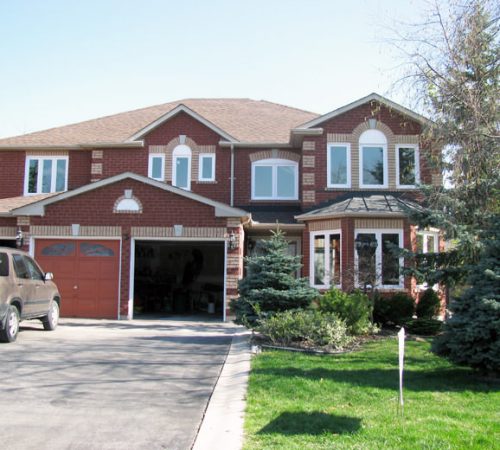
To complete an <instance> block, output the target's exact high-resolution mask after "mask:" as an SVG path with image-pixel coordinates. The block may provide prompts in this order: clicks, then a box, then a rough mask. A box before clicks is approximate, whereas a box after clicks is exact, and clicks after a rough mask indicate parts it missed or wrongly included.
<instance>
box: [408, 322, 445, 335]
mask: <svg viewBox="0 0 500 450" xmlns="http://www.w3.org/2000/svg"><path fill="white" fill-rule="evenodd" d="M404 326H405V328H406V329H407V330H408V331H409V332H410V333H413V334H418V335H420V336H435V335H436V334H438V333H439V332H440V331H441V328H443V322H441V321H440V320H436V319H420V318H419V319H412V320H409V321H408V322H406V323H405V325H404Z"/></svg>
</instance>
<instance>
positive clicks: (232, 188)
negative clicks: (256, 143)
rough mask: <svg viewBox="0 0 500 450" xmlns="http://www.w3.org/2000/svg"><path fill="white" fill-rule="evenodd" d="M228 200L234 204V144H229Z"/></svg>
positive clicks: (230, 203) (231, 204)
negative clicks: (229, 184)
mask: <svg viewBox="0 0 500 450" xmlns="http://www.w3.org/2000/svg"><path fill="white" fill-rule="evenodd" d="M230 183H231V188H230V192H231V193H230V200H229V205H230V206H234V144H231V177H230Z"/></svg>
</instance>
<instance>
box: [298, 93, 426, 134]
mask: <svg viewBox="0 0 500 450" xmlns="http://www.w3.org/2000/svg"><path fill="white" fill-rule="evenodd" d="M371 101H377V102H379V103H381V104H383V105H385V106H387V107H389V108H391V109H394V110H396V111H398V112H400V113H401V114H403V115H405V116H408V117H411V118H412V119H414V120H416V121H417V122H420V123H431V121H430V120H429V119H427V118H426V117H424V116H421V115H420V114H417V113H416V112H413V111H412V110H410V109H408V108H405V107H404V106H401V105H398V104H397V103H395V102H393V101H392V100H389V99H387V98H385V97H382V96H381V95H379V94H376V93H375V92H373V93H372V94H370V95H367V96H366V97H363V98H360V99H359V100H356V101H355V102H352V103H349V104H348V105H345V106H342V107H340V108H338V109H335V110H333V111H331V112H329V113H326V114H323V115H322V116H319V117H317V118H316V119H313V120H310V121H309V122H306V123H304V124H302V125H301V126H300V127H297V128H298V129H301V128H312V127H315V126H316V125H319V124H321V123H323V122H325V121H327V120H329V119H333V118H334V117H336V116H339V115H341V114H344V113H345V112H347V111H350V110H351V109H354V108H357V107H358V106H361V105H364V104H365V103H368V102H371Z"/></svg>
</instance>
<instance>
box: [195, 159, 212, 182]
mask: <svg viewBox="0 0 500 450" xmlns="http://www.w3.org/2000/svg"><path fill="white" fill-rule="evenodd" d="M198 180H199V181H215V153H202V154H200V157H199V167H198Z"/></svg>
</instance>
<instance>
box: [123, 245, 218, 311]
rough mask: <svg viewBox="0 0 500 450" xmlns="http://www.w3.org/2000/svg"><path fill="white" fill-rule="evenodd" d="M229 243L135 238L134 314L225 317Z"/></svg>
mask: <svg viewBox="0 0 500 450" xmlns="http://www.w3.org/2000/svg"><path fill="white" fill-rule="evenodd" d="M224 253H225V247H224V243H223V242H220V241H148V240H144V241H143V240H140V241H139V240H138V241H136V242H135V259H134V272H133V273H134V275H133V299H134V317H138V316H141V315H142V316H155V315H157V316H169V315H193V314H197V315H202V314H203V315H207V316H211V317H217V318H221V319H222V318H223V311H224V273H225V263H224V260H225V259H224Z"/></svg>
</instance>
